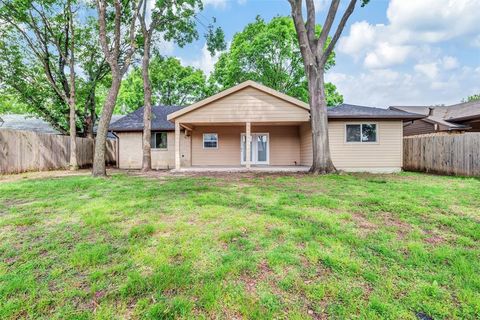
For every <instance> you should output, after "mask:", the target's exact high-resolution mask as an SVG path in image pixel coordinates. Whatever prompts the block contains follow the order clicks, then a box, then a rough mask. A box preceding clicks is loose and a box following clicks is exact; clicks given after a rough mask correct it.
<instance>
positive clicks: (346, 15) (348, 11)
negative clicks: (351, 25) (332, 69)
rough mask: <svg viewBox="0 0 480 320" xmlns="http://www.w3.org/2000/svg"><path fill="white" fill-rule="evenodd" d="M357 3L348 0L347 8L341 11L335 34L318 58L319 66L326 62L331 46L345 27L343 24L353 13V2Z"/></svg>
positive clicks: (354, 0) (333, 45) (355, 0)
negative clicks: (341, 14)
mask: <svg viewBox="0 0 480 320" xmlns="http://www.w3.org/2000/svg"><path fill="white" fill-rule="evenodd" d="M356 3H357V0H350V4H349V5H348V7H347V9H346V10H345V12H344V13H343V16H342V19H341V20H340V23H339V24H338V27H337V30H336V31H335V35H334V36H333V38H332V41H330V43H329V44H328V47H327V49H325V50H324V51H323V54H322V56H321V58H320V61H319V64H320V65H321V66H324V65H325V64H326V63H327V60H328V57H329V56H330V54H331V53H332V51H333V48H334V47H335V44H336V43H337V41H338V39H339V38H340V35H341V34H342V31H343V28H345V24H346V23H347V20H348V18H349V17H350V15H351V14H352V13H353V10H354V9H355V4H356Z"/></svg>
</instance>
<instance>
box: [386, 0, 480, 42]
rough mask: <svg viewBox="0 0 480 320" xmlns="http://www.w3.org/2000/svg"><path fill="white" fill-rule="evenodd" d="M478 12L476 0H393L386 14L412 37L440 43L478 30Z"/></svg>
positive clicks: (478, 2)
mask: <svg viewBox="0 0 480 320" xmlns="http://www.w3.org/2000/svg"><path fill="white" fill-rule="evenodd" d="M479 11H480V1H477V0H421V1H419V0H392V1H391V2H390V4H389V6H388V9H387V17H388V19H389V21H390V24H391V26H392V28H394V29H395V28H397V29H398V30H400V29H403V30H406V31H407V32H409V33H410V38H411V40H417V41H418V40H420V41H427V42H440V41H445V40H448V39H451V38H454V37H457V36H461V35H468V34H472V33H474V32H478V31H479V27H478V12H479Z"/></svg>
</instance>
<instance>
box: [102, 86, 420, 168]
mask: <svg viewBox="0 0 480 320" xmlns="http://www.w3.org/2000/svg"><path fill="white" fill-rule="evenodd" d="M421 117H423V116H420V115H417V114H412V113H408V112H404V111H396V110H387V109H378V108H370V107H361V106H354V105H348V104H343V105H340V106H337V107H335V108H330V109H329V111H328V118H329V138H330V149H331V153H332V160H333V163H334V165H335V166H336V167H337V168H338V169H341V170H346V171H372V172H396V171H399V170H401V167H402V154H403V150H402V141H403V140H402V139H403V122H404V121H410V120H415V119H419V118H421ZM142 129H143V108H140V109H138V110H137V111H135V112H133V113H131V114H129V115H127V116H125V117H124V118H122V119H120V120H118V121H116V122H115V123H113V124H111V125H110V130H112V131H113V132H114V133H115V134H116V135H117V136H118V139H119V140H118V142H119V149H118V150H119V167H120V168H135V169H138V168H141V164H142ZM249 135H250V136H251V143H249V144H247V143H246V141H247V139H246V136H249ZM151 145H152V167H153V168H155V169H161V168H176V169H180V168H183V167H191V166H199V167H208V166H224V167H229V166H232V167H233V166H245V167H247V168H248V167H250V166H251V165H270V166H295V165H303V166H310V165H311V163H312V138H311V128H310V109H309V106H308V104H306V103H304V102H302V101H300V100H297V99H295V98H292V97H290V96H287V95H285V94H283V93H280V92H278V91H275V90H273V89H270V88H268V87H265V86H263V85H260V84H257V83H255V82H253V81H247V82H244V83H242V84H239V85H237V86H235V87H233V88H230V89H228V90H225V91H223V92H220V93H218V94H216V95H214V96H212V97H209V98H206V99H204V100H202V101H200V102H197V103H195V104H193V105H190V106H187V107H184V108H182V107H172V106H168V107H167V106H157V107H154V108H153V117H152V139H151ZM248 150H250V152H249V151H248ZM246 154H250V155H251V156H250V157H246Z"/></svg>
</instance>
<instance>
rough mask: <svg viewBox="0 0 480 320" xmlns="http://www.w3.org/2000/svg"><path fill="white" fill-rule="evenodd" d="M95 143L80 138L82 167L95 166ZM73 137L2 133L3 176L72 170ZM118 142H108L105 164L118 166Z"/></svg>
mask: <svg viewBox="0 0 480 320" xmlns="http://www.w3.org/2000/svg"><path fill="white" fill-rule="evenodd" d="M93 151H94V140H93V139H88V138H77V159H78V165H79V166H80V167H88V166H90V165H92V163H93ZM69 159H70V137H68V136H60V135H54V134H46V133H37V132H33V131H19V130H9V129H1V130H0V173H2V174H4V173H19V172H25V171H44V170H52V169H64V168H68V166H69ZM115 159H116V141H114V140H107V151H106V154H105V161H106V162H107V163H108V164H114V163H115Z"/></svg>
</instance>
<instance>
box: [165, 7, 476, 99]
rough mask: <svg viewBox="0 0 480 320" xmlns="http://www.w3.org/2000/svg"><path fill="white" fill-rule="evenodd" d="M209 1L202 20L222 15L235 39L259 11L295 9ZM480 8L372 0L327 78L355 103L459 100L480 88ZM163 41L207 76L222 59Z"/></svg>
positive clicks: (321, 11)
mask: <svg viewBox="0 0 480 320" xmlns="http://www.w3.org/2000/svg"><path fill="white" fill-rule="evenodd" d="M315 2H316V4H317V5H316V11H317V17H316V19H317V23H319V24H322V23H323V21H324V19H325V15H326V11H327V10H328V6H329V1H326V0H315ZM346 2H347V1H345V0H343V1H342V5H341V7H340V9H339V11H340V10H342V9H344V6H346ZM359 2H360V1H359ZM204 4H205V8H204V11H203V12H202V13H201V18H202V19H204V20H205V21H210V19H211V18H212V17H215V18H216V22H217V24H218V26H220V27H222V28H223V30H224V32H225V36H226V41H227V42H230V41H231V39H232V38H233V36H234V34H235V33H236V32H239V31H241V30H242V29H243V28H244V27H245V25H246V24H248V23H250V22H253V21H254V20H255V17H256V16H257V15H260V16H261V17H262V18H264V19H265V20H267V21H268V20H270V19H271V18H272V17H274V16H277V15H283V16H286V15H289V14H290V5H289V3H288V1H287V0H204ZM341 12H342V13H343V10H342V11H341ZM479 13H480V0H390V1H388V0H370V3H369V4H368V5H367V6H365V7H360V5H358V6H357V7H356V9H355V11H354V13H353V14H352V16H351V17H350V19H349V21H348V23H347V25H346V27H345V29H344V31H343V34H342V37H341V38H340V39H339V42H338V43H337V46H336V48H335V52H336V65H335V67H333V68H332V69H330V70H329V71H328V73H327V74H326V79H327V81H330V82H332V83H334V84H335V85H336V86H337V88H338V90H339V91H340V93H342V94H343V96H344V100H345V102H346V103H351V104H358V105H367V106H374V107H383V108H386V107H388V106H392V105H438V104H447V105H448V104H454V103H459V102H461V100H462V99H464V98H466V97H467V96H469V95H473V94H475V93H480V20H479V18H478V17H479ZM338 20H339V17H337V22H338ZM200 31H201V30H200ZM163 46H164V52H165V53H166V54H168V55H172V56H176V57H178V58H180V59H181V61H182V62H183V63H184V64H188V65H192V66H195V67H198V68H201V69H203V70H204V71H205V72H207V73H209V72H211V70H212V69H213V66H214V64H215V62H216V59H217V57H211V56H210V54H209V53H208V51H207V50H206V47H205V41H204V40H203V39H200V40H199V41H197V42H194V43H192V44H190V45H188V46H186V47H184V48H179V47H177V46H176V45H175V44H172V43H166V44H163Z"/></svg>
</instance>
